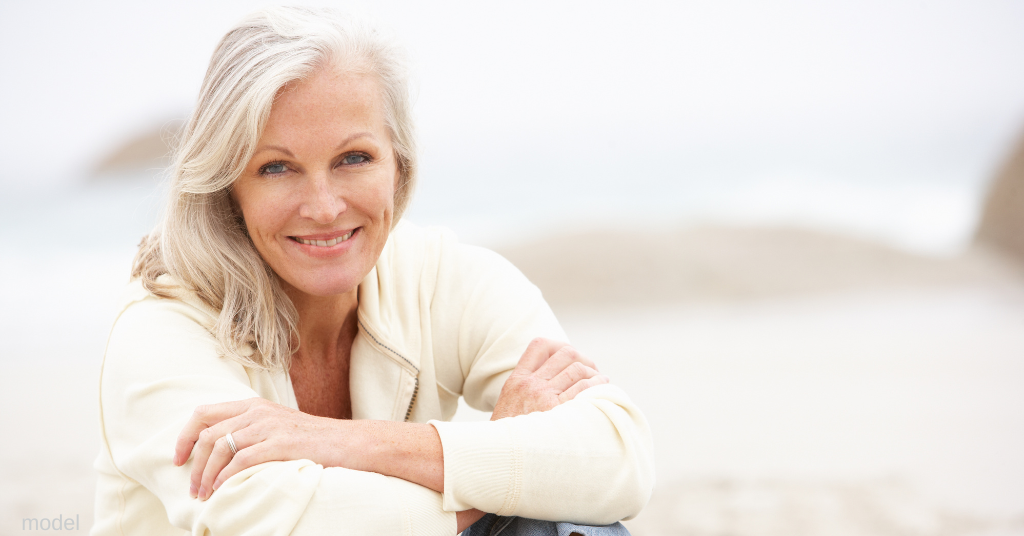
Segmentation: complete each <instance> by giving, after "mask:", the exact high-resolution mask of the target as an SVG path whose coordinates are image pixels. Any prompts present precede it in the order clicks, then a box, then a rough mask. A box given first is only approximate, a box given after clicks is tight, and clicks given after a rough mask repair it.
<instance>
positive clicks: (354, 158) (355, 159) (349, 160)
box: [341, 154, 370, 166]
mask: <svg viewBox="0 0 1024 536" xmlns="http://www.w3.org/2000/svg"><path fill="white" fill-rule="evenodd" d="M369 161H370V159H369V157H367V156H366V155H365V154H350V155H346V156H345V158H342V159H341V163H342V164H346V165H349V166H351V165H353V164H364V163H366V162H369Z"/></svg>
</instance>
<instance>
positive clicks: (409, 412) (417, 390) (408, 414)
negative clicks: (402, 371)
mask: <svg viewBox="0 0 1024 536" xmlns="http://www.w3.org/2000/svg"><path fill="white" fill-rule="evenodd" d="M418 394H420V377H419V376H416V384H415V385H413V387H412V400H409V409H407V410H405V422H409V417H411V416H412V406H413V405H414V404H415V403H416V395H418Z"/></svg>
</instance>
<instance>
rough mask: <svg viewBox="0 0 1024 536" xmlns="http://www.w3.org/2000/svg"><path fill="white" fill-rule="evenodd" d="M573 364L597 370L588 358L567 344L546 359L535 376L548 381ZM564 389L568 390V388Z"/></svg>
mask: <svg viewBox="0 0 1024 536" xmlns="http://www.w3.org/2000/svg"><path fill="white" fill-rule="evenodd" d="M574 362H579V363H583V364H584V365H586V366H588V367H590V368H592V369H594V370H597V365H595V364H594V362H593V361H591V360H590V358H589V357H587V356H585V355H583V354H581V353H579V351H577V350H576V349H575V348H573V347H572V346H570V345H568V344H567V345H565V346H563V347H561V348H559V349H558V351H557V352H555V353H554V355H552V356H551V357H550V358H548V360H547V361H545V362H544V364H543V365H541V367H540V368H539V369H537V372H536V374H537V375H538V376H540V377H541V378H543V379H545V380H550V379H551V378H554V377H555V376H556V375H558V373H560V372H562V371H563V370H565V368H566V367H568V366H569V365H571V364H573V363H574ZM566 387H567V388H568V386H566Z"/></svg>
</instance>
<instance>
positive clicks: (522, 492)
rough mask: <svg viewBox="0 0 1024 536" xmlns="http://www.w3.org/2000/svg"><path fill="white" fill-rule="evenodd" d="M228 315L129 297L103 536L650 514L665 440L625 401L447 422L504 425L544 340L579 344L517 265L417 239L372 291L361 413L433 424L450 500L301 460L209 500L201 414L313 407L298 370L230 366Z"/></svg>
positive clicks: (435, 237) (106, 424) (357, 345)
mask: <svg viewBox="0 0 1024 536" xmlns="http://www.w3.org/2000/svg"><path fill="white" fill-rule="evenodd" d="M161 277H162V278H164V279H162V280H161V282H163V283H173V279H171V278H170V277H169V276H161ZM217 315H218V311H215V310H213V309H211V308H210V307H208V306H207V305H206V304H204V303H203V302H201V301H200V300H199V299H198V297H197V296H196V295H195V294H192V293H190V292H188V291H187V290H184V289H181V290H180V291H179V292H177V293H176V295H175V298H173V299H171V298H159V297H156V296H154V295H152V294H150V293H149V292H148V291H146V290H145V289H144V288H143V286H142V284H141V283H140V282H138V281H134V282H132V283H131V284H130V285H129V286H128V289H127V291H126V293H125V297H124V300H123V305H122V307H121V309H120V312H119V314H118V316H117V319H116V320H115V323H114V326H113V328H112V330H111V334H110V338H109V341H108V343H107V349H106V352H105V355H104V364H103V371H102V374H101V380H100V419H101V422H100V426H101V437H102V446H101V450H100V454H99V456H98V457H97V460H96V463H95V468H96V469H97V471H98V473H99V475H98V482H97V492H96V517H95V520H96V521H95V524H94V526H93V529H92V532H91V534H93V535H95V536H106V535H135V534H146V535H153V536H157V535H163V534H175V535H180V534H182V531H186V532H190V533H192V534H196V535H203V534H205V535H211V536H217V535H222V534H225V535H238V534H246V535H264V534H266V535H271V534H274V535H286V534H293V535H296V536H299V535H326V534H335V533H338V532H339V531H343V532H345V533H349V534H374V535H382V534H395V535H398V534H403V535H413V534H446V535H453V534H455V531H456V519H455V512H457V511H460V510H466V509H469V508H477V509H480V510H483V511H485V512H494V513H498V514H501V515H519V516H525V517H531V518H537V519H547V520H552V521H572V522H577V523H584V524H607V523H611V522H614V521H618V520H620V519H623V518H627V517H631V516H634V515H636V514H637V513H638V512H639V511H640V509H641V508H642V507H643V506H644V505H645V504H646V502H647V500H648V498H649V497H650V492H651V488H652V486H653V480H654V477H653V472H654V471H653V454H652V446H651V437H650V431H649V429H648V426H647V422H646V420H645V418H644V416H643V415H642V413H641V412H640V411H639V410H638V409H637V408H636V407H635V405H634V404H633V403H632V402H631V401H630V400H629V398H628V397H627V396H626V394H625V393H623V391H622V390H621V389H619V388H618V387H616V386H615V385H613V384H606V385H599V386H596V387H592V388H590V389H587V390H586V391H584V392H582V393H581V394H579V395H578V396H577V397H576V398H575V399H574V400H572V401H569V402H567V403H565V404H562V405H560V406H558V407H556V408H554V409H552V410H550V411H546V412H535V413H531V414H529V415H523V416H518V417H513V418H506V419H501V420H498V421H490V422H472V423H465V422H459V423H452V422H447V421H449V420H450V419H451V417H452V416H453V415H454V413H455V410H456V408H457V404H458V399H459V397H460V396H461V397H464V398H465V400H466V402H467V403H468V404H469V405H470V406H472V407H474V408H477V409H481V410H486V411H489V410H491V409H492V408H493V407H494V404H495V402H496V401H497V399H498V395H499V393H500V391H501V387H502V385H503V384H504V381H505V379H506V378H507V377H508V375H509V374H510V372H511V370H512V369H513V368H514V367H515V365H516V363H517V362H518V360H519V357H520V356H521V355H522V353H523V351H524V350H525V348H526V346H527V344H528V343H529V341H530V340H531V339H533V338H534V337H538V336H543V337H548V338H552V339H558V340H566V337H565V334H564V332H563V331H562V329H561V327H560V326H559V325H558V322H557V321H556V320H555V317H554V315H553V314H552V312H551V310H550V308H549V307H548V306H547V304H546V303H545V301H544V300H543V298H542V297H541V294H540V291H539V290H538V289H537V288H536V287H535V286H533V285H532V284H530V283H529V281H527V280H526V278H525V277H523V276H522V274H521V273H519V271H518V270H516V269H515V268H514V267H513V266H512V265H511V264H510V263H508V262H507V261H505V260H504V259H503V258H501V257H500V256H498V255H497V254H495V253H492V252H490V251H487V250H485V249H482V248H478V247H473V246H468V245H465V244H460V243H458V241H457V240H456V239H455V238H454V237H453V236H452V235H451V234H450V233H448V232H446V231H443V230H439V229H429V228H428V229H423V228H418V227H415V226H413V225H411V224H408V223H404V222H403V223H400V224H399V225H398V226H397V227H396V229H395V230H394V231H393V232H392V234H391V236H390V237H389V239H388V242H387V244H386V245H385V247H384V250H383V252H382V253H381V256H380V258H379V260H378V262H377V264H376V265H375V267H374V268H373V269H372V270H371V271H370V273H369V274H368V275H367V276H366V278H365V279H364V280H363V281H362V283H361V284H360V287H359V305H358V309H357V316H358V319H359V331H358V335H357V336H356V339H355V341H354V343H353V345H352V351H351V356H350V371H349V374H350V391H351V398H352V414H353V418H354V419H380V420H392V421H403V420H404V421H410V422H430V423H431V424H433V425H434V427H435V428H436V429H437V432H438V435H439V436H440V439H441V444H442V449H443V457H444V490H445V491H444V493H443V494H442V493H437V492H435V491H432V490H430V489H427V488H424V487H422V486H419V485H416V484H412V483H410V482H407V481H405V480H401V479H399V478H394V477H387V476H383V475H380V474H377V473H369V472H362V471H356V470H351V469H346V468H342V467H323V466H321V465H318V464H316V463H314V462H313V461H310V460H290V461H276V462H268V463H263V464H259V465H256V466H253V467H251V468H249V469H246V470H243V471H241V472H239V473H238V474H236V475H234V476H233V477H231V478H229V479H228V480H227V481H225V482H224V483H223V484H222V485H221V487H220V488H219V489H218V490H217V491H216V492H214V493H213V495H212V496H211V497H210V498H209V499H208V500H206V501H200V500H197V499H192V498H191V497H190V495H189V478H190V471H191V467H192V462H191V461H189V462H188V463H186V464H185V465H184V466H182V467H178V466H175V465H174V464H173V463H172V461H171V456H172V454H173V451H174V444H175V439H176V438H177V436H178V433H179V432H180V431H181V429H182V427H183V426H184V424H185V423H186V421H187V420H188V419H189V417H190V416H191V415H192V412H193V411H194V410H195V408H196V406H199V405H203V404H213V403H218V402H226V401H230V400H240V399H245V398H251V397H255V396H259V397H263V398H265V399H267V400H270V401H272V402H276V403H278V404H282V405H285V406H288V407H291V408H296V409H297V408H298V404H297V402H296V399H295V393H294V391H293V390H292V385H291V381H290V378H289V376H288V374H287V371H264V370H258V369H253V368H248V367H245V366H243V365H242V364H240V363H238V362H236V361H234V360H231V359H229V358H227V357H225V356H224V355H223V353H222V352H221V351H220V349H219V348H220V346H219V343H218V342H217V339H216V337H215V336H214V334H213V333H212V330H213V328H214V323H215V321H216V318H217Z"/></svg>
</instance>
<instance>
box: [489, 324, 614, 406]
mask: <svg viewBox="0 0 1024 536" xmlns="http://www.w3.org/2000/svg"><path fill="white" fill-rule="evenodd" d="M610 381H611V380H609V379H608V377H607V376H605V375H603V374H601V373H600V372H598V371H597V365H595V364H594V362H593V361H591V360H590V359H588V358H587V357H586V356H584V355H582V354H580V353H579V352H577V351H576V349H575V348H573V347H572V346H569V345H568V344H567V343H564V342H558V341H553V340H550V339H543V338H536V339H534V340H532V341H530V345H529V346H527V347H526V351H525V352H523V356H522V357H521V358H520V359H519V364H518V365H516V368H515V369H514V370H513V371H512V375H511V376H509V377H508V379H507V380H505V385H503V386H502V387H501V394H500V395H499V396H498V402H497V404H495V406H494V412H493V413H492V414H491V420H492V421H496V420H498V419H503V418H505V417H515V416H517V415H526V414H528V413H533V412H534V411H547V410H549V409H551V408H554V407H555V406H558V405H559V404H562V403H564V402H568V401H569V400H572V399H573V398H576V395H578V394H580V393H581V392H583V390H584V389H587V388H590V387H593V386H595V385H600V384H602V383H609V382H610Z"/></svg>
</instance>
